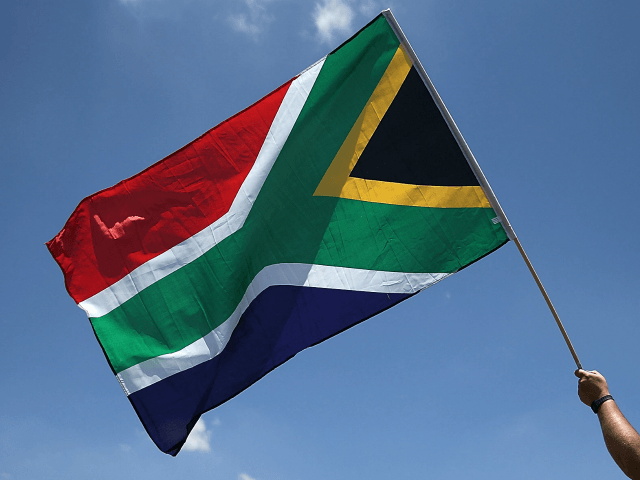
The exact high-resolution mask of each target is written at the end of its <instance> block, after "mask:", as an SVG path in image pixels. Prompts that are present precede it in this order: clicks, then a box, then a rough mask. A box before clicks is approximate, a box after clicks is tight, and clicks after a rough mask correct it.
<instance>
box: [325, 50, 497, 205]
mask: <svg viewBox="0 0 640 480" xmlns="http://www.w3.org/2000/svg"><path fill="white" fill-rule="evenodd" d="M414 77H415V78H414ZM408 79H411V80H410V81H408ZM416 79H418V80H419V84H420V87H421V88H420V87H418V88H419V89H421V90H423V91H422V92H419V95H420V96H421V97H422V99H423V101H426V102H427V103H429V104H433V105H432V107H435V108H436V110H437V107H436V106H435V103H434V102H433V100H432V99H431V96H430V94H429V92H428V90H427V88H426V86H425V85H424V83H423V82H422V79H420V78H419V75H418V73H417V71H416V70H415V68H413V64H412V62H411V59H410V58H409V56H408V55H407V53H406V51H405V50H404V48H403V47H402V45H400V46H399V47H398V49H397V51H396V53H395V54H394V56H393V58H392V60H391V62H390V63H389V65H388V67H387V69H386V71H385V73H384V75H383V76H382V78H381V79H380V82H379V83H378V85H377V87H376V88H375V90H374V92H373V93H372V94H371V97H370V98H369V100H368V102H367V103H366V105H365V107H364V108H363V109H362V112H361V113H360V115H359V116H358V119H357V120H356V122H355V123H354V125H353V127H352V128H351V131H350V132H349V134H348V135H347V137H346V139H345V140H344V142H343V144H342V146H341V147H340V150H339V151H338V153H337V154H336V156H335V157H334V159H333V161H332V162H331V165H330V166H329V168H328V169H327V171H326V172H325V174H324V176H323V178H322V180H321V181H320V183H319V184H318V187H317V188H316V191H315V192H314V196H323V197H340V198H348V199H352V200H361V201H365V202H372V203H384V204H391V205H407V206H415V207H432V208H489V207H490V205H489V201H488V200H487V197H486V195H485V194H484V192H483V190H482V187H480V185H479V184H478V182H477V180H476V179H475V176H473V173H472V171H471V168H470V167H469V165H468V164H467V162H466V160H465V159H464V156H463V154H462V152H461V151H460V149H459V147H458V146H457V143H456V144H455V145H453V148H451V147H452V144H451V142H452V141H453V142H455V139H454V138H453V136H452V135H451V132H450V131H449V130H448V127H447V126H446V124H445V123H444V119H443V118H442V116H441V114H440V113H439V111H436V112H435V115H434V111H433V108H432V109H431V110H432V111H431V112H428V113H426V114H425V113H419V112H414V115H416V114H417V115H418V116H419V117H420V121H414V119H413V118H412V117H411V116H407V115H405V114H406V113H407V112H406V110H407V109H406V107H407V106H409V109H411V110H415V109H416V108H420V103H419V102H418V103H417V104H415V103H414V102H412V101H409V103H408V105H402V106H399V107H398V108H399V109H401V110H400V111H396V112H395V113H394V114H393V117H394V118H393V119H391V122H394V121H395V119H396V118H398V117H399V116H400V117H405V118H403V119H401V120H400V123H403V122H404V123H405V124H406V125H397V123H398V122H395V123H396V130H397V129H398V127H399V128H400V130H402V131H403V132H402V134H408V135H412V137H415V134H411V133H409V132H407V131H408V130H411V129H413V130H414V131H415V130H416V129H420V128H422V127H426V129H427V130H429V127H430V126H433V124H434V123H435V124H436V126H437V127H439V131H437V132H435V135H437V136H439V138H438V139H437V141H438V142H440V141H441V140H442V137H443V136H444V137H447V138H444V140H446V141H448V143H449V152H446V153H450V152H451V151H453V152H454V156H455V157H457V158H455V159H454V160H455V162H454V163H457V165H454V166H453V167H449V168H450V169H451V168H453V169H454V170H461V171H463V175H461V176H460V177H461V178H454V179H453V181H451V176H452V175H453V176H454V177H456V176H457V173H456V172H454V173H453V174H452V173H451V172H449V173H448V174H447V175H445V177H447V179H446V180H444V179H442V175H440V177H441V179H440V180H436V179H433V180H432V179H430V178H429V177H430V172H429V169H430V164H435V165H437V167H436V168H441V166H440V164H442V162H450V161H451V158H443V153H442V152H440V154H439V155H435V156H434V155H432V154H431V152H429V151H423V152H420V155H419V156H418V157H419V158H402V153H400V154H398V152H397V151H393V149H391V151H390V150H389V149H388V148H387V149H385V150H386V151H383V152H374V153H373V156H378V157H380V155H385V154H390V153H391V154H393V157H392V156H391V155H388V157H387V158H384V159H383V160H382V164H380V162H381V160H380V159H378V160H377V161H376V162H377V163H378V165H377V166H373V167H370V168H367V165H364V168H358V169H356V165H357V166H358V167H361V166H362V163H367V161H363V162H361V164H359V163H358V162H359V161H361V159H362V158H363V157H366V155H365V152H368V150H367V148H369V149H373V148H374V147H371V143H373V142H371V140H372V139H374V138H376V135H378V136H382V135H385V136H389V135H390V133H389V132H385V131H384V130H385V126H384V122H383V119H384V117H385V114H387V112H388V111H389V110H390V108H393V107H392V105H393V104H394V101H395V100H396V99H397V97H398V93H399V92H400V91H401V89H402V87H403V86H405V89H406V90H410V91H409V93H408V94H411V93H414V91H415V90H416V89H415V87H411V86H406V85H408V84H409V83H413V84H414V85H415V84H416ZM404 96H405V97H406V96H407V95H406V94H405V95H404ZM427 97H428V99H427ZM425 99H426V100H425ZM405 103H406V102H405ZM429 106H431V105H429ZM425 115H427V117H429V118H427V119H426V120H427V121H426V122H425V121H424V120H425ZM433 117H439V118H435V119H434V118H433ZM381 123H382V124H383V126H382V127H381V128H378V127H379V126H380V125H381ZM443 125H444V127H446V128H445V129H444V130H443ZM405 126H406V127H407V128H404V127H405ZM381 131H382V133H381ZM443 132H445V134H444V135H442V134H443ZM425 133H427V132H425ZM447 134H448V135H447ZM418 135H419V136H420V137H422V136H423V132H422V131H420V132H418ZM427 136H428V133H427ZM414 140H415V138H411V141H414ZM395 141H396V142H407V141H408V139H407V138H396V139H395ZM383 142H384V140H383ZM387 143H388V142H387ZM445 143H446V142H445ZM370 156H371V155H370ZM405 156H406V155H405ZM411 157H415V156H414V155H411ZM449 157H450V155H449ZM461 160H463V161H461ZM407 161H410V163H412V165H411V166H409V167H408V169H406V167H405V173H404V175H403V174H400V176H401V177H403V178H402V180H403V181H398V178H397V175H396V178H393V180H392V179H391V178H389V179H387V177H388V175H386V171H388V170H389V169H395V167H397V166H398V165H400V164H406V163H407ZM372 169H373V171H372ZM357 170H361V171H362V170H364V171H365V172H366V171H369V173H373V175H371V174H366V175H362V174H358V172H357ZM416 170H420V173H419V174H418V175H415V174H414V173H416ZM425 172H426V173H425ZM362 177H363V178H362ZM370 177H373V178H370ZM392 177H394V175H392ZM425 177H427V180H426V181H425V180H424V179H425ZM417 180H418V181H420V180H421V181H420V182H418V181H417ZM442 183H445V184H442ZM449 183H451V184H449Z"/></svg>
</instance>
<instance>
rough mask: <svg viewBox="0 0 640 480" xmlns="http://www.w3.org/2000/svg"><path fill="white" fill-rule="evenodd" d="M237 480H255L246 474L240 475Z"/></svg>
mask: <svg viewBox="0 0 640 480" xmlns="http://www.w3.org/2000/svg"><path fill="white" fill-rule="evenodd" d="M238 480H256V479H255V478H253V477H250V476H249V475H247V474H246V473H241V474H240V475H238Z"/></svg>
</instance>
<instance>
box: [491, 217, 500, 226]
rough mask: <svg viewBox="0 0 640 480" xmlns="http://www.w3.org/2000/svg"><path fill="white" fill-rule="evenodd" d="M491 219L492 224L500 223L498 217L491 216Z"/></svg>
mask: <svg viewBox="0 0 640 480" xmlns="http://www.w3.org/2000/svg"><path fill="white" fill-rule="evenodd" d="M491 221H492V222H493V224H494V225H496V224H498V223H500V219H499V218H498V217H493V218H492V219H491Z"/></svg>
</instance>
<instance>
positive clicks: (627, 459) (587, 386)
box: [575, 370, 640, 480]
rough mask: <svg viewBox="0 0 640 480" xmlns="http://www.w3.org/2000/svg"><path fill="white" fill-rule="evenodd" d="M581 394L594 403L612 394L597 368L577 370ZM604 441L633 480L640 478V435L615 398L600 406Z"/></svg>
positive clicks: (579, 394)
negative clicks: (625, 416)
mask: <svg viewBox="0 0 640 480" xmlns="http://www.w3.org/2000/svg"><path fill="white" fill-rule="evenodd" d="M575 375H576V377H578V378H579V379H580V380H578V396H579V397H580V400H582V403H584V404H585V405H589V406H591V404H592V403H593V402H594V401H595V400H598V399H599V398H602V397H604V396H605V395H610V393H609V387H608V385H607V381H606V380H605V378H604V377H603V376H602V375H601V374H600V373H598V372H596V371H595V370H591V371H586V370H576V371H575ZM598 419H599V420H600V427H601V428H602V435H603V436H604V443H605V444H606V445H607V450H609V453H610V454H611V457H612V458H613V460H614V461H615V462H616V463H617V464H618V466H619V467H620V469H621V470H622V471H623V472H624V474H625V475H626V476H627V477H629V478H631V479H632V480H640V435H638V432H636V430H635V429H634V428H633V427H632V426H631V424H630V423H629V422H628V421H627V419H626V418H624V415H622V412H621V411H620V409H619V408H618V405H616V402H615V400H607V401H606V402H604V403H603V404H602V405H600V409H599V410H598Z"/></svg>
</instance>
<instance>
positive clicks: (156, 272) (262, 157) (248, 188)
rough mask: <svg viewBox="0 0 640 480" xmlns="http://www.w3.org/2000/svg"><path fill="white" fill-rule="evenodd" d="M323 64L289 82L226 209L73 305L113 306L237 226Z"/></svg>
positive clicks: (90, 309) (94, 309)
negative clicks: (128, 272) (244, 175)
mask: <svg viewBox="0 0 640 480" xmlns="http://www.w3.org/2000/svg"><path fill="white" fill-rule="evenodd" d="M323 64H324V59H323V60H321V61H319V62H318V63H316V64H315V65H314V66H313V67H311V68H309V69H308V70H306V71H304V72H303V73H302V74H301V75H300V76H299V77H298V78H296V79H295V80H294V81H293V82H292V83H291V86H290V87H289V89H288V90H287V93H286V95H285V96H284V99H283V100H282V103H281V104H280V108H279V109H278V113H276V116H275V118H274V120H273V123H272V124H271V128H270V129H269V132H268V133H267V137H266V138H265V141H264V143H263V145H262V147H261V149H260V153H259V154H258V157H257V158H256V161H255V164H254V165H253V167H252V168H251V171H250V172H249V174H248V175H247V178H245V180H244V182H243V183H242V185H241V186H240V190H239V191H238V193H237V195H236V197H235V199H234V200H233V203H232V204H231V207H230V208H229V211H228V212H227V213H226V214H224V215H223V216H222V217H220V218H219V219H218V220H216V221H215V222H214V223H212V224H211V225H209V226H208V227H205V228H204V229H202V230H201V231H200V232H198V233H196V234H195V235H193V236H192V237H190V238H188V239H186V240H185V241H183V242H182V243H180V244H178V245H176V246H175V247H173V248H171V249H170V250H167V251H166V252H164V253H162V254H160V255H158V256H157V257H154V258H152V259H151V260H149V261H148V262H146V263H144V264H142V265H140V266H139V267H138V268H136V269H135V270H133V271H132V272H131V273H130V274H128V275H127V276H125V277H123V278H122V279H120V280H118V281H117V282H116V283H114V284H113V285H111V286H110V287H107V288H105V289H104V290H102V291H101V292H98V293H96V294H95V295H94V296H92V297H91V298H88V299H86V300H85V301H83V302H80V303H79V304H78V306H79V307H80V308H82V309H83V310H84V311H85V312H87V316H89V318H95V317H102V316H103V315H106V314H107V313H109V312H111V311H112V310H115V309H116V308H118V307H119V306H120V305H122V304H123V303H124V302H126V301H127V300H129V299H130V298H133V297H134V296H135V295H137V294H138V293H139V292H140V291H142V290H144V289H145V288H147V287H149V286H151V285H153V284H154V283H155V282H157V281H158V280H160V279H162V278H164V277H166V276H167V275H169V274H171V273H173V272H175V271H176V270H178V269H180V268H182V267H184V266H185V265H187V264H189V263H191V262H193V261H194V260H195V259H197V258H198V257H200V256H202V255H204V254H205V253H206V252H207V251H209V250H211V249H212V248H213V247H215V246H216V245H217V244H218V243H220V242H221V241H222V240H224V239H225V238H227V237H228V236H229V235H231V234H233V233H235V232H237V231H238V230H240V229H241V228H242V226H243V225H244V222H245V220H246V219H247V216H248V215H249V212H250V211H251V207H253V203H254V202H255V200H256V198H257V196H258V194H259V193H260V189H261V188H262V185H263V184H264V181H265V179H266V178H267V175H268V174H269V172H270V171H271V167H272V166H273V164H274V163H275V161H276V158H278V155H280V151H281V150H282V147H283V145H284V144H285V142H286V141H287V138H288V137H289V134H290V133H291V129H292V128H293V126H294V124H295V123H296V120H297V119H298V116H299V115H300V111H301V110H302V107H303V106H304V104H305V102H306V101H307V97H308V96H309V92H311V89H312V88H313V85H314V83H315V81H316V78H318V74H319V73H320V70H321V69H322V65H323Z"/></svg>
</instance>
